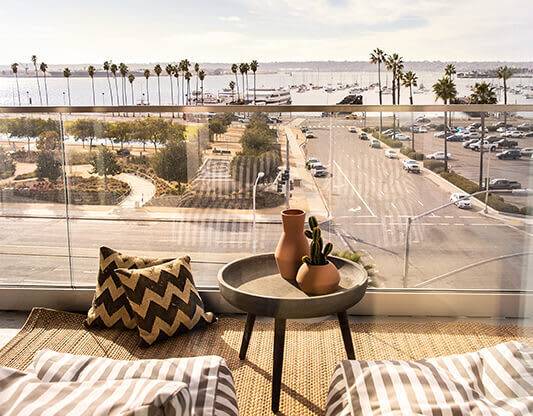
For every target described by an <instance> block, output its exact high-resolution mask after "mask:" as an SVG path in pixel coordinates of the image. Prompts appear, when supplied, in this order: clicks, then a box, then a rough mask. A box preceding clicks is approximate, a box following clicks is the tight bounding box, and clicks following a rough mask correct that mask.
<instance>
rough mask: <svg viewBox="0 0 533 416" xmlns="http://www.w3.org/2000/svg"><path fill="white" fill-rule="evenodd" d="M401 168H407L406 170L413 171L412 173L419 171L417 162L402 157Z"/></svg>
mask: <svg viewBox="0 0 533 416" xmlns="http://www.w3.org/2000/svg"><path fill="white" fill-rule="evenodd" d="M402 165H403V168H404V169H406V170H407V172H408V173H409V172H413V173H420V166H419V165H418V162H417V161H416V160H413V159H404V160H403V162H402Z"/></svg>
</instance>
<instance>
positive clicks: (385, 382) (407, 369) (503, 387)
mask: <svg viewBox="0 0 533 416" xmlns="http://www.w3.org/2000/svg"><path fill="white" fill-rule="evenodd" d="M413 414H416V415H419V414H420V415H454V416H455V415H465V416H466V415H523V416H525V415H531V414H533V349H532V348H531V347H529V346H528V345H526V344H521V343H518V342H516V341H511V342H507V343H504V344H499V345H496V346H495V347H490V348H484V349H482V350H480V351H478V352H473V353H467V354H462V355H452V356H449V357H438V358H430V359H427V360H420V361H355V360H354V361H342V362H340V363H339V364H338V365H337V367H336V368H335V371H334V373H333V378H332V381H331V384H330V388H329V394H328V400H327V406H326V415H327V416H331V415H352V416H353V415H372V416H377V415H413Z"/></svg>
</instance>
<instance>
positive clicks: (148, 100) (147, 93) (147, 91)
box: [146, 78, 150, 104]
mask: <svg viewBox="0 0 533 416" xmlns="http://www.w3.org/2000/svg"><path fill="white" fill-rule="evenodd" d="M146 101H147V103H148V104H150V91H149V90H148V78H146Z"/></svg>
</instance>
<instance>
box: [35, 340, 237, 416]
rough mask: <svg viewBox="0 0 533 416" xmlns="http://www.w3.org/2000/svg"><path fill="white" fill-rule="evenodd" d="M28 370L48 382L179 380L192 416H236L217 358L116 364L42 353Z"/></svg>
mask: <svg viewBox="0 0 533 416" xmlns="http://www.w3.org/2000/svg"><path fill="white" fill-rule="evenodd" d="M27 371H28V372H31V373H34V374H35V375H36V376H37V377H38V378H39V379H41V380H43V381H47V382H58V381H97V380H112V379H116V380H125V379H137V378H148V379H157V380H169V381H182V382H184V383H185V384H187V386H188V388H189V392H190V396H191V403H192V414H193V415H197V416H200V415H207V416H209V415H221V416H237V415H238V414H239V411H238V407H237V397H236V395H235V386H234V384H233V377H232V375H231V372H230V370H229V368H228V366H227V364H226V362H225V361H224V360H223V359H222V358H220V357H217V356H205V357H191V358H169V359H166V360H139V361H116V360H111V359H109V358H98V357H89V356H85V355H71V354H62V353H57V352H54V351H50V350H41V351H38V352H37V353H36V355H35V357H34V358H33V362H32V364H31V365H30V367H28V369H27Z"/></svg>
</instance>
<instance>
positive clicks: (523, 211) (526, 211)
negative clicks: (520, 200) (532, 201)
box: [520, 207, 533, 215]
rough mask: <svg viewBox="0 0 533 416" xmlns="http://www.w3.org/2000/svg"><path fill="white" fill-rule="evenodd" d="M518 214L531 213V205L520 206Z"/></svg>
mask: <svg viewBox="0 0 533 416" xmlns="http://www.w3.org/2000/svg"><path fill="white" fill-rule="evenodd" d="M520 214H522V215H533V207H522V208H520Z"/></svg>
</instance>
